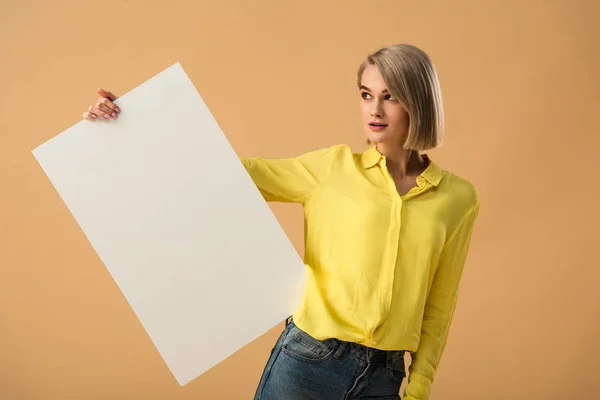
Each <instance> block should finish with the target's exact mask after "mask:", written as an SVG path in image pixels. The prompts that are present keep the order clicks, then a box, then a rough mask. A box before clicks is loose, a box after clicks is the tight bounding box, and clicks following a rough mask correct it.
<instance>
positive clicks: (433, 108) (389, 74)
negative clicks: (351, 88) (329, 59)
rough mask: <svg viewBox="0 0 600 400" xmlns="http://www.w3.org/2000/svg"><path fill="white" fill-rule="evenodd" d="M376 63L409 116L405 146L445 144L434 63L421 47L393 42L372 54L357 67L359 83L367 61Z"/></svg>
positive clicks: (367, 63) (419, 147)
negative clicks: (443, 141)
mask: <svg viewBox="0 0 600 400" xmlns="http://www.w3.org/2000/svg"><path fill="white" fill-rule="evenodd" d="M369 64H370V65H375V66H376V67H377V69H378V70H379V73H380V74H381V76H382V77H383V80H384V82H385V84H386V86H387V87H388V90H389V92H390V94H391V95H392V96H394V98H395V99H396V100H398V102H399V103H400V104H401V105H402V106H403V107H404V109H405V110H406V112H407V113H408V117H409V125H408V136H407V138H406V142H405V143H404V148H406V149H409V150H417V151H425V150H430V149H434V148H436V147H438V146H440V145H441V144H442V140H443V137H444V109H443V105H442V95H441V89H440V83H439V80H438V76H437V73H436V71H435V68H434V66H433V63H432V61H431V59H430V58H429V56H428V55H427V54H426V53H425V52H424V51H422V50H421V49H419V48H417V47H415V46H413V45H409V44H394V45H391V46H388V47H384V48H382V49H379V50H377V51H376V52H375V53H372V54H369V55H368V56H367V58H366V60H365V61H364V62H363V63H362V64H361V66H360V67H359V69H358V86H359V87H360V85H361V81H362V75H363V72H364V70H365V68H366V67H367V65H369Z"/></svg>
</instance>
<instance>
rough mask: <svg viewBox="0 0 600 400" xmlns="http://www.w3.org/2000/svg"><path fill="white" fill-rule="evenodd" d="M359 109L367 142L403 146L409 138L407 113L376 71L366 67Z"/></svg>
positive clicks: (368, 66)
mask: <svg viewBox="0 0 600 400" xmlns="http://www.w3.org/2000/svg"><path fill="white" fill-rule="evenodd" d="M360 96H361V101H360V108H361V115H362V120H363V125H364V129H365V134H366V136H367V139H369V140H370V141H371V142H372V143H374V144H378V143H382V144H391V145H394V146H400V147H402V146H403V145H404V142H406V137H407V135H408V113H407V112H406V110H405V109H404V107H402V105H401V104H400V103H399V102H398V101H397V100H396V99H394V98H393V97H392V95H391V94H390V93H389V92H388V89H387V86H386V84H385V82H384V81H383V77H382V76H381V74H380V73H379V69H378V68H377V67H376V66H375V65H372V64H368V65H367V67H366V68H365V70H364V72H363V75H362V79H361V85H360Z"/></svg>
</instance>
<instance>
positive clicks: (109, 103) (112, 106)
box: [96, 97, 121, 114]
mask: <svg viewBox="0 0 600 400" xmlns="http://www.w3.org/2000/svg"><path fill="white" fill-rule="evenodd" d="M98 103H100V104H103V105H104V106H106V107H107V108H108V109H109V110H106V111H110V113H111V114H112V113H117V114H118V113H120V112H121V109H120V108H119V107H117V105H116V104H115V103H113V102H112V101H110V100H109V99H107V98H106V97H100V98H99V99H98ZM96 107H98V105H96Z"/></svg>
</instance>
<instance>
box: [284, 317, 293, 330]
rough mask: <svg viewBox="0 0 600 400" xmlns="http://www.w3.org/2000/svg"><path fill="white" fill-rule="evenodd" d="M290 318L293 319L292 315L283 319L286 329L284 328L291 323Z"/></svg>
mask: <svg viewBox="0 0 600 400" xmlns="http://www.w3.org/2000/svg"><path fill="white" fill-rule="evenodd" d="M292 317H293V316H292V315H290V316H289V317H287V318H286V319H285V327H286V328H287V327H288V325H289V324H291V323H292V320H293V318H292Z"/></svg>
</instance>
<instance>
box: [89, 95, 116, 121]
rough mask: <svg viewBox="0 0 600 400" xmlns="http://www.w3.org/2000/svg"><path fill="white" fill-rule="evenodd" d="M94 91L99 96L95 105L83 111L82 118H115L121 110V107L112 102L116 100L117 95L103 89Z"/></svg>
mask: <svg viewBox="0 0 600 400" xmlns="http://www.w3.org/2000/svg"><path fill="white" fill-rule="evenodd" d="M96 91H97V92H98V94H99V95H100V97H98V100H97V101H96V105H95V106H90V107H89V108H88V110H87V111H86V112H84V113H83V118H85V119H89V120H92V121H93V120H95V119H97V118H98V117H101V118H104V119H111V118H113V119H117V118H118V116H119V113H120V112H121V109H120V108H119V107H117V105H116V104H115V103H113V101H115V100H117V96H115V95H114V94H112V93H111V92H109V91H107V90H104V89H96Z"/></svg>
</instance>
